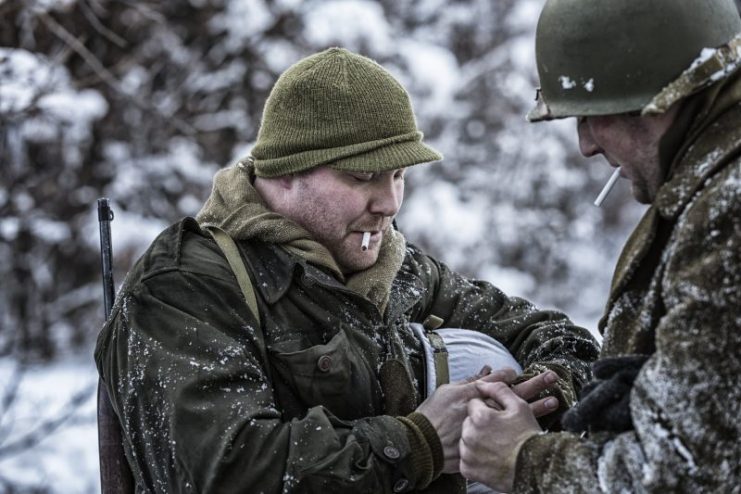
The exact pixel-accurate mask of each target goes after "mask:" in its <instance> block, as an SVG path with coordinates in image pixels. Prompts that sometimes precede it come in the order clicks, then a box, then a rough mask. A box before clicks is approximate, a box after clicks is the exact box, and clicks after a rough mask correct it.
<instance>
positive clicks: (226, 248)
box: [206, 226, 270, 372]
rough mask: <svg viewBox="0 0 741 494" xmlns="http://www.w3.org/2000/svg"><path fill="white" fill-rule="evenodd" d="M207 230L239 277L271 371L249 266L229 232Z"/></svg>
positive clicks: (258, 341)
mask: <svg viewBox="0 0 741 494" xmlns="http://www.w3.org/2000/svg"><path fill="white" fill-rule="evenodd" d="M206 230H208V232H209V233H210V234H211V236H212V237H213V238H214V240H215V241H216V243H217V245H218V246H219V248H220V249H221V250H222V252H223V253H224V256H226V260H227V262H228V263H229V266H230V267H231V268H232V272H233V273H234V276H235V277H236V278H237V283H238V284H239V288H240V289H241V290H242V295H243V296H244V300H245V302H247V307H249V309H250V311H251V312H252V315H253V316H254V317H255V320H256V321H257V326H256V328H255V331H254V334H255V340H256V343H257V346H258V347H259V350H260V354H261V355H262V359H263V363H264V365H265V369H266V372H269V368H270V365H269V360H268V352H267V349H266V347H265V339H264V338H263V334H262V322H261V320H260V311H259V310H258V308H257V296H256V295H255V287H254V285H253V284H252V279H251V278H250V274H249V272H248V271H247V267H246V266H245V265H244V261H243V260H242V255H241V254H240V253H239V248H238V247H237V243H236V242H235V241H234V239H233V238H232V237H231V236H230V235H229V234H228V233H226V232H225V231H224V230H222V229H221V228H218V227H215V226H209V227H206Z"/></svg>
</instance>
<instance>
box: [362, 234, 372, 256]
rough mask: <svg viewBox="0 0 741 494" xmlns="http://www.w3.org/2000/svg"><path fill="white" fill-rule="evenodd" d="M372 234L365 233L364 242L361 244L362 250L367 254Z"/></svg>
mask: <svg viewBox="0 0 741 494" xmlns="http://www.w3.org/2000/svg"><path fill="white" fill-rule="evenodd" d="M370 236H371V234H370V232H363V242H362V243H361V244H360V250H362V251H363V252H365V251H366V250H368V246H369V245H370Z"/></svg>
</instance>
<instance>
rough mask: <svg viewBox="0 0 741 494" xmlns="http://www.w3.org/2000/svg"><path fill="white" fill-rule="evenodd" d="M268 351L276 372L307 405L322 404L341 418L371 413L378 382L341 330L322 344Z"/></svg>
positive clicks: (351, 417) (308, 406)
mask: <svg viewBox="0 0 741 494" xmlns="http://www.w3.org/2000/svg"><path fill="white" fill-rule="evenodd" d="M271 354H272V357H273V360H274V363H275V368H276V369H277V371H278V374H280V377H281V378H282V379H283V380H284V381H285V382H287V383H288V384H289V385H290V386H291V388H293V391H294V393H295V394H296V395H297V396H298V397H299V398H300V399H301V400H302V401H303V402H304V404H305V405H306V407H307V408H311V407H314V406H323V407H325V408H327V409H328V410H329V411H331V412H332V413H333V414H334V415H336V416H337V417H339V418H341V419H345V420H350V419H355V418H360V417H364V416H368V415H371V414H373V411H374V403H377V400H374V399H373V395H374V394H375V393H374V390H375V389H377V388H378V383H377V381H376V379H375V376H374V375H373V374H372V373H371V372H370V369H369V368H368V366H367V364H365V359H363V358H362V357H361V356H360V355H356V354H355V352H354V350H353V348H352V346H351V345H350V342H349V341H348V339H347V335H346V334H345V332H344V331H342V330H340V331H339V332H338V333H337V334H336V335H334V336H333V337H332V339H330V340H329V341H328V342H327V343H325V344H322V345H315V346H311V347H308V348H306V349H303V350H298V351H293V352H279V351H271Z"/></svg>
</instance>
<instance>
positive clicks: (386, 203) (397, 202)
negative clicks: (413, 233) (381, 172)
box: [370, 176, 404, 216]
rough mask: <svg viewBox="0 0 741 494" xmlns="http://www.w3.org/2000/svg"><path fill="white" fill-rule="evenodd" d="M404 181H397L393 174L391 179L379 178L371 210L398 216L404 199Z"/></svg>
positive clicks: (376, 212) (384, 214)
mask: <svg viewBox="0 0 741 494" xmlns="http://www.w3.org/2000/svg"><path fill="white" fill-rule="evenodd" d="M403 187H404V186H403V183H402V184H399V183H397V182H396V181H395V180H394V178H393V176H392V177H389V180H379V182H378V183H377V184H376V186H375V187H374V190H373V197H372V198H371V203H370V212H371V213H373V214H379V215H383V216H396V213H398V212H399V208H400V207H401V202H402V201H403V200H404V189H403Z"/></svg>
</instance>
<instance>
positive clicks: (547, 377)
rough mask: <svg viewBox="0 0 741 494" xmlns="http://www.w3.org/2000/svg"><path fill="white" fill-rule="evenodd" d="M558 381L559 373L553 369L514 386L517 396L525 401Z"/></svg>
mask: <svg viewBox="0 0 741 494" xmlns="http://www.w3.org/2000/svg"><path fill="white" fill-rule="evenodd" d="M557 381H558V374H556V373H555V372H553V371H547V372H543V373H542V374H538V375H537V376H535V377H532V378H530V379H528V380H527V381H525V382H521V383H520V384H516V385H514V386H512V390H513V391H514V392H515V394H516V395H517V396H519V397H520V398H522V399H523V400H525V401H528V400H531V399H533V398H535V397H536V396H538V395H539V394H540V393H542V392H543V391H545V390H546V389H548V388H550V387H551V386H553V385H554V384H556V382H557Z"/></svg>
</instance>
